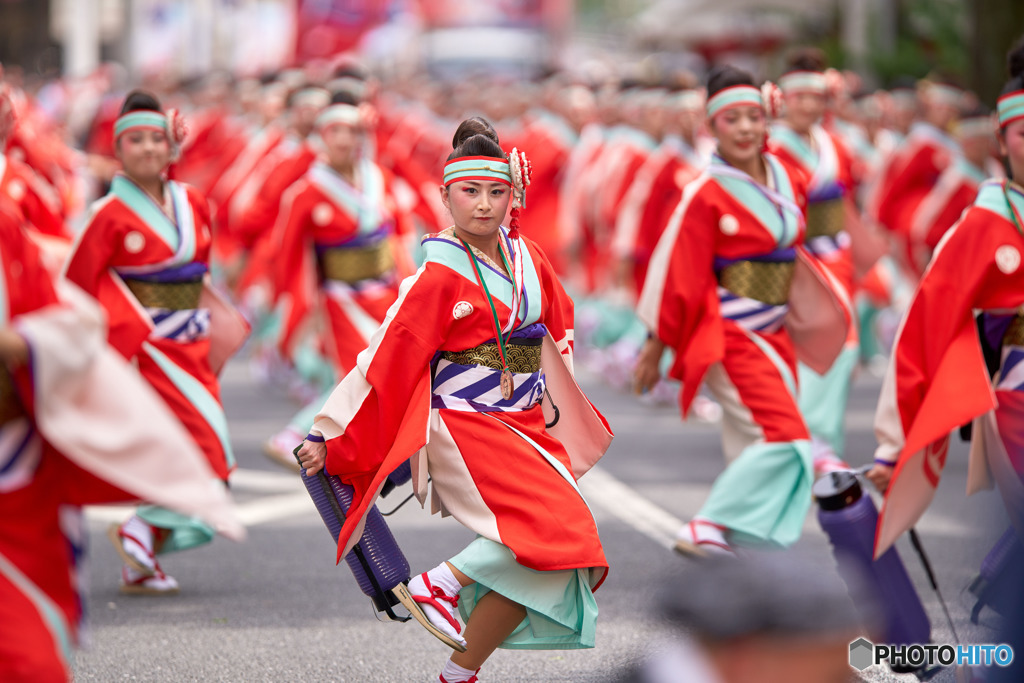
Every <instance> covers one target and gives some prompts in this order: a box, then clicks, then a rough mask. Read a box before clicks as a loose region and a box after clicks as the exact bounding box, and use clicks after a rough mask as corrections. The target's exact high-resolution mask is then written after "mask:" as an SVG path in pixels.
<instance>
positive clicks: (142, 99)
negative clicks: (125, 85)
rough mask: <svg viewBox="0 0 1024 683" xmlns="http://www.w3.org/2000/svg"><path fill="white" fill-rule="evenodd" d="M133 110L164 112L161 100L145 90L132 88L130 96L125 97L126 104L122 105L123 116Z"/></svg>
mask: <svg viewBox="0 0 1024 683" xmlns="http://www.w3.org/2000/svg"><path fill="white" fill-rule="evenodd" d="M133 111H158V112H162V111H163V109H161V108H160V100H158V99H157V98H156V96H155V95H152V94H150V93H148V92H146V91H145V90H132V91H131V92H130V93H128V96H127V97H125V98H124V104H123V105H121V116H124V115H125V114H127V113H129V112H133Z"/></svg>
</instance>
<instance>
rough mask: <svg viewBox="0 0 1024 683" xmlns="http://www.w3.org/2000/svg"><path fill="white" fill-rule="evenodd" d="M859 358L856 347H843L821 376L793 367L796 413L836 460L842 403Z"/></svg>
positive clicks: (840, 444) (841, 430)
mask: <svg viewBox="0 0 1024 683" xmlns="http://www.w3.org/2000/svg"><path fill="white" fill-rule="evenodd" d="M859 356H860V349H859V348H858V347H856V346H848V347H846V348H844V349H843V350H842V352H841V353H840V354H839V357H838V358H836V360H835V362H834V363H833V364H832V367H831V368H829V371H828V372H827V373H825V374H824V375H819V374H818V373H816V372H815V371H814V370H811V369H810V368H809V367H807V366H806V365H804V364H803V363H799V364H798V365H797V373H798V377H799V381H800V401H799V403H800V412H801V413H803V416H804V422H805V423H806V424H807V430H808V431H809V432H810V433H811V434H812V435H813V436H816V437H818V438H819V439H823V440H824V441H826V442H827V443H828V445H829V446H831V447H832V451H833V452H834V453H835V454H836V456H838V457H840V458H841V457H843V450H844V446H845V442H846V428H845V422H846V403H847V401H848V400H849V398H850V385H851V383H852V382H853V371H854V369H856V367H857V361H858V358H859Z"/></svg>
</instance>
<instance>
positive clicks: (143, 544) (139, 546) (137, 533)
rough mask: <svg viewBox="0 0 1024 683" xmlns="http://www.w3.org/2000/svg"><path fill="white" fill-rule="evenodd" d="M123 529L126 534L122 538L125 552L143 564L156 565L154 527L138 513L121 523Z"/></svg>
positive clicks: (147, 565) (145, 565) (146, 565)
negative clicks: (154, 557)
mask: <svg viewBox="0 0 1024 683" xmlns="http://www.w3.org/2000/svg"><path fill="white" fill-rule="evenodd" d="M121 531H122V532H123V533H124V534H125V536H123V537H122V539H121V541H122V544H123V546H124V550H125V552H126V553H128V554H129V555H131V556H132V557H134V558H135V559H136V560H138V562H139V563H140V564H141V565H142V566H144V567H151V568H152V567H154V566H155V561H154V559H153V527H151V526H150V525H149V524H147V523H146V522H144V521H143V520H142V518H141V517H139V516H138V515H132V516H131V517H129V518H128V520H127V521H126V522H125V523H124V524H122V525H121ZM129 536H130V538H129Z"/></svg>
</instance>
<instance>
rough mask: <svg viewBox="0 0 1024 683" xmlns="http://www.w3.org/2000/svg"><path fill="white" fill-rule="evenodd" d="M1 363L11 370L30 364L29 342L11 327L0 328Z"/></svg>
mask: <svg viewBox="0 0 1024 683" xmlns="http://www.w3.org/2000/svg"><path fill="white" fill-rule="evenodd" d="M0 362H3V363H6V364H7V367H9V368H16V367H19V366H22V365H24V364H25V363H27V362H28V342H26V341H25V338H24V337H22V336H21V335H20V334H18V333H17V332H15V331H14V330H13V329H11V328H10V327H4V328H0Z"/></svg>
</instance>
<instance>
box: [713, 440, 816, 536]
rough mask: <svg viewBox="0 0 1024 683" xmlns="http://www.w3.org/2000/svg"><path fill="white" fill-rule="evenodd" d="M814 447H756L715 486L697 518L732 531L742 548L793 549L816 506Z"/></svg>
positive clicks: (802, 444) (788, 443)
mask: <svg viewBox="0 0 1024 683" xmlns="http://www.w3.org/2000/svg"><path fill="white" fill-rule="evenodd" d="M812 472H813V469H812V467H811V443H810V442H809V441H803V440H800V441H783V442H778V443H765V442H759V443H755V444H753V445H751V446H748V447H747V448H745V449H743V452H742V453H740V456H739V457H738V458H736V460H734V461H733V462H732V464H730V465H729V466H728V467H727V468H726V469H725V471H724V472H722V474H721V475H719V477H718V478H717V479H716V480H715V483H714V484H712V486H711V493H710V494H709V495H708V499H707V501H705V503H704V506H703V507H702V508H701V510H700V512H699V513H698V515H697V516H699V517H702V518H704V519H708V520H710V521H712V522H715V523H717V524H721V525H723V526H725V527H728V528H729V530H730V531H731V535H730V537H729V541H730V543H735V544H736V545H738V546H747V547H762V548H788V547H789V546H791V545H792V544H793V543H796V541H797V540H798V539H799V538H800V532H801V531H802V530H803V525H804V520H805V519H806V517H807V512H808V510H809V509H810V507H811V483H812V480H813V474H812Z"/></svg>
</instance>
